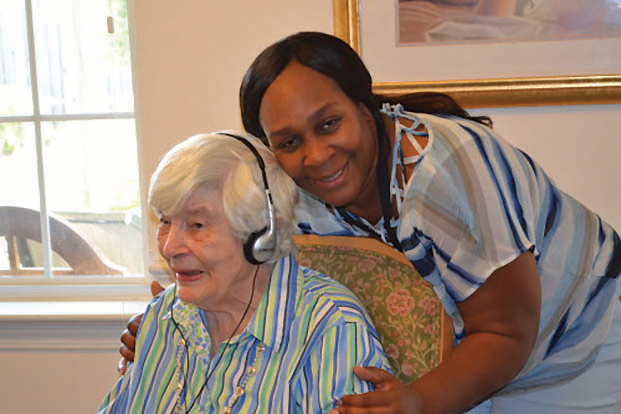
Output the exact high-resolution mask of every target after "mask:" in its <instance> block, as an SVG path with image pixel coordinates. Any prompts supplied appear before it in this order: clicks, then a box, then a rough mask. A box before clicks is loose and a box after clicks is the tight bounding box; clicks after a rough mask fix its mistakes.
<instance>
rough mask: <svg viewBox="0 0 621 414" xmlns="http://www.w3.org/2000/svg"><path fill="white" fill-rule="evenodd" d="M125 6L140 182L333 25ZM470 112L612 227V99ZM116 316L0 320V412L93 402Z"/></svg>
mask: <svg viewBox="0 0 621 414" xmlns="http://www.w3.org/2000/svg"><path fill="white" fill-rule="evenodd" d="M130 6H132V7H133V9H134V11H135V21H134V29H135V44H134V58H135V70H136V84H135V87H136V102H137V104H136V113H137V118H138V133H139V135H140V139H141V146H142V148H141V159H140V162H141V164H142V170H143V176H142V181H143V184H144V188H146V183H147V182H148V178H149V176H150V175H151V173H152V171H153V169H154V168H155V166H156V164H157V162H158V161H159V159H160V157H161V156H162V155H163V153H165V152H166V151H167V150H168V149H169V148H170V147H171V146H172V145H174V144H175V143H176V142H178V141H180V140H182V139H183V138H185V137H187V136H189V135H192V134H195V133H198V132H208V131H213V130H217V129H225V128H239V127H240V126H241V123H240V120H239V111H238V107H237V91H238V87H239V84H240V82H241V77H242V75H243V73H244V71H245V69H246V68H247V66H248V65H249V64H250V62H251V61H252V59H253V58H254V56H255V55H256V54H257V53H258V52H259V51H260V50H262V49H263V48H264V47H265V46H266V45H268V44H270V43H272V42H273V41H275V40H277V39H278V38H280V37H283V36H285V35H287V34H290V33H293V32H295V31H300V30H319V31H325V32H331V31H332V2H331V1H330V0H320V1H303V0H262V1H260V2H259V1H241V0H229V1H226V2H224V1H208V0H175V1H171V0H130ZM477 112H481V113H486V114H489V115H491V116H492V117H493V119H494V120H495V122H496V128H497V130H499V131H500V132H501V133H502V134H503V135H504V136H505V137H506V138H507V139H508V140H509V141H511V142H513V143H515V144H516V145H518V146H519V147H521V148H523V149H525V150H526V151H529V152H530V153H531V154H532V155H533V157H534V158H535V159H537V160H538V161H539V162H540V163H541V164H543V165H544V166H545V167H547V169H548V171H549V172H550V173H551V175H552V176H553V177H554V178H555V179H556V180H557V181H558V182H559V184H560V185H561V187H562V188H564V189H566V190H567V191H568V192H570V193H571V194H573V195H574V196H576V197H577V198H579V199H581V200H582V201H583V202H584V203H586V204H587V205H588V206H590V207H592V208H593V209H595V210H596V211H599V212H600V213H602V215H603V216H604V217H605V218H607V219H608V220H609V221H610V222H611V223H613V224H614V225H615V226H616V227H617V228H619V229H621V191H620V190H619V187H620V186H619V185H618V183H617V181H618V180H619V178H621V174H620V173H619V169H618V166H617V165H618V160H620V159H621V139H620V137H619V134H618V132H617V131H618V127H617V125H618V122H619V120H620V119H621V105H611V106H583V107H553V108H515V109H495V110H492V109H489V110H479V111H477ZM615 127H616V128H615ZM149 237H150V238H151V240H154V237H153V234H152V233H151V235H150V236H149ZM153 246H154V245H153V244H151V250H150V252H149V254H150V255H151V256H152V257H155V256H156V253H155V250H154V248H153ZM124 318H125V317H121V318H118V319H117V320H110V319H107V320H105V321H92V322H89V321H84V320H82V321H80V320H74V321H66V320H65V321H58V320H50V321H47V322H45V323H42V324H36V323H24V322H23V321H22V322H20V321H12V322H11V321H2V320H0V369H1V370H2V374H1V376H0V401H2V403H3V407H2V410H1V411H2V412H12V413H13V412H14V413H35V412H46V413H52V414H53V413H64V414H71V413H80V414H82V413H85V412H93V411H94V410H95V408H96V406H97V405H98V403H99V402H100V399H101V397H102V396H103V395H104V394H105V392H106V391H107V390H108V389H109V388H110V386H112V384H113V382H114V380H115V378H116V372H115V366H116V361H117V359H118V353H117V348H118V337H119V335H120V333H121V330H122V326H123V321H124ZM89 327H90V328H89ZM83 341H86V342H85V344H84V343H83ZM76 344H77V346H76Z"/></svg>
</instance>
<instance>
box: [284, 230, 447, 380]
mask: <svg viewBox="0 0 621 414" xmlns="http://www.w3.org/2000/svg"><path fill="white" fill-rule="evenodd" d="M296 237H297V239H296V243H297V245H298V262H299V263H300V264H301V265H302V266H306V267H309V268H312V269H314V270H317V271H319V272H321V273H324V274H326V275H328V276H331V277H332V278H334V279H336V280H338V281H340V282H341V283H342V284H344V285H345V286H347V287H348V288H349V289H350V290H351V291H352V292H353V293H354V294H355V295H356V296H358V298H360V300H361V302H362V303H363V304H364V306H365V307H366V309H367V311H368V313H369V315H370V316H371V319H372V320H373V323H374V324H375V328H376V329H377V332H378V334H379V336H380V339H381V342H382V345H383V347H384V351H385V352H386V355H387V356H388V359H389V361H390V364H391V365H392V368H393V371H394V373H395V375H396V376H397V377H398V378H399V379H401V380H402V381H404V382H411V381H413V380H415V379H417V378H418V377H420V376H421V375H422V374H424V373H426V372H428V371H429V370H431V369H432V368H434V367H435V366H437V365H438V363H439V362H440V361H441V359H442V355H443V352H446V349H444V348H446V343H447V339H448V341H449V342H450V341H451V339H450V338H446V332H447V331H446V330H444V329H445V328H446V326H443V325H446V320H444V322H443V318H445V316H443V314H444V312H443V308H442V305H441V303H440V301H439V299H438V298H437V296H436V295H435V293H434V291H433V289H432V287H431V285H430V284H428V283H427V282H426V281H425V280H424V279H423V278H422V277H421V276H420V275H419V274H418V272H416V270H414V269H413V268H412V266H411V264H410V263H409V262H408V261H407V259H406V258H405V256H403V259H402V260H397V259H395V258H394V256H395V254H396V255H400V254H401V253H399V252H396V251H394V250H392V249H391V248H390V247H388V246H386V245H384V244H382V243H380V242H378V241H376V240H371V239H362V238H358V237H357V238H349V237H336V236H334V237H333V236H327V237H326V236H323V237H321V236H296ZM353 245H355V247H354V246H353ZM386 249H389V250H390V252H389V253H390V254H386ZM443 332H444V337H443ZM449 333H450V332H449Z"/></svg>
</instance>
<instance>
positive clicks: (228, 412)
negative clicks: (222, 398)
mask: <svg viewBox="0 0 621 414" xmlns="http://www.w3.org/2000/svg"><path fill="white" fill-rule="evenodd" d="M222 414H231V409H230V408H229V407H224V409H223V410H222Z"/></svg>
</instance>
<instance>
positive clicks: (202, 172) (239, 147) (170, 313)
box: [99, 132, 389, 413]
mask: <svg viewBox="0 0 621 414" xmlns="http://www.w3.org/2000/svg"><path fill="white" fill-rule="evenodd" d="M149 200H150V204H151V206H152V207H153V209H154V210H155V212H156V214H157V216H158V217H159V225H158V230H157V238H158V246H159V250H160V253H161V255H162V256H163V257H164V259H165V260H166V262H167V263H168V266H169V267H170V269H171V271H172V272H173V273H174V275H175V283H174V284H173V285H171V286H169V287H168V288H167V289H166V290H165V291H164V292H163V293H162V294H161V295H160V296H159V297H157V298H156V299H154V300H153V301H152V302H151V303H150V304H149V306H148V308H147V311H146V312H145V314H144V317H143V319H142V322H141V325H140V328H139V330H138V335H137V339H136V356H135V362H134V363H133V365H130V366H129V367H128V370H127V372H126V373H125V375H124V376H122V377H121V378H120V379H119V381H118V382H117V383H116V385H115V386H114V387H113V388H112V390H111V391H110V392H109V393H108V394H107V395H106V396H105V398H104V400H103V402H102V404H101V406H100V407H99V412H100V413H172V412H174V413H177V412H179V413H198V412H224V413H229V412H241V413H254V412H259V413H293V412H304V413H306V412H308V413H314V412H325V411H328V410H330V409H331V408H333V407H334V404H335V402H336V401H337V400H338V399H339V398H340V397H342V396H344V395H347V394H352V393H362V392H366V391H368V390H369V389H370V386H371V385H370V384H369V383H366V382H364V381H361V380H359V379H357V377H355V375H354V372H353V367H354V366H355V365H364V366H368V365H371V366H376V367H380V368H384V369H389V365H388V362H387V360H386V357H385V355H384V352H383V351H382V348H381V345H380V343H379V340H378V338H377V334H376V332H375V329H374V328H373V326H372V325H371V322H370V320H369V318H368V316H367V314H366V312H365V310H364V309H363V307H362V305H361V304H360V302H359V301H358V300H357V299H356V297H354V296H353V294H352V293H351V292H349V291H348V290H347V289H346V288H345V287H343V286H342V285H340V284H338V283H337V282H335V281H334V280H332V279H330V278H329V277H326V276H324V275H322V274H319V273H317V272H314V271H312V270H309V269H305V268H302V267H299V266H298V264H297V263H296V256H295V247H294V244H293V241H292V229H293V210H294V206H295V203H296V201H297V189H296V186H295V184H294V183H293V181H292V180H291V179H290V178H289V177H288V176H287V174H285V173H284V172H283V171H282V170H281V169H280V167H279V166H278V165H277V163H276V160H275V159H274V156H273V155H272V153H271V152H270V151H269V150H268V149H267V148H266V147H265V146H264V145H263V144H262V143H261V142H260V141H259V140H257V139H254V138H253V137H250V136H248V135H244V136H239V135H235V134H231V133H226V132H223V133H215V134H209V135H197V136H194V137H191V138H189V139H187V140H186V141H184V142H182V143H181V144H179V145H177V146H176V147H174V148H173V149H172V150H171V151H170V152H168V153H167V154H166V156H165V157H164V159H163V160H162V161H161V163H160V165H159V166H158V167H157V169H156V171H155V173H154V174H153V177H152V178H151V188H150V194H149Z"/></svg>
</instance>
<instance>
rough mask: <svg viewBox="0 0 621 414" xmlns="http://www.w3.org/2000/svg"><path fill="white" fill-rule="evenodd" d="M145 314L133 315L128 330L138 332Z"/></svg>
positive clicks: (128, 323)
mask: <svg viewBox="0 0 621 414" xmlns="http://www.w3.org/2000/svg"><path fill="white" fill-rule="evenodd" d="M143 315H144V314H142V313H140V314H138V315H134V316H132V317H131V318H130V319H129V321H128V322H127V330H128V331H129V332H130V333H131V334H132V335H136V332H138V328H139V327H140V322H142V316H143Z"/></svg>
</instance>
